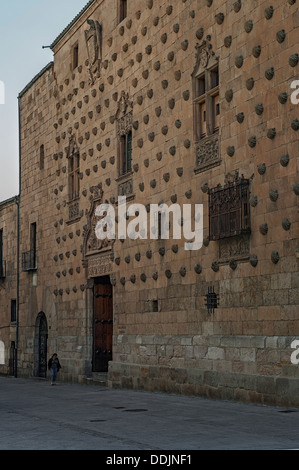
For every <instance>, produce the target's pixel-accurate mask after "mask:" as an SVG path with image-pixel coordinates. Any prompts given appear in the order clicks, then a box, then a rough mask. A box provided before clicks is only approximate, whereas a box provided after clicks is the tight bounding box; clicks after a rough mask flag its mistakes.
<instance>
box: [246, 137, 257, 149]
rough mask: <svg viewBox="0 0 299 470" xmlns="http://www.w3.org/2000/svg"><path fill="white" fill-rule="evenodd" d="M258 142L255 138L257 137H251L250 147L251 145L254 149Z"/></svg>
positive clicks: (249, 140)
mask: <svg viewBox="0 0 299 470" xmlns="http://www.w3.org/2000/svg"><path fill="white" fill-rule="evenodd" d="M256 142H257V140H256V137H255V136H252V137H250V138H249V139H248V145H249V147H251V148H254V147H255V146H256Z"/></svg>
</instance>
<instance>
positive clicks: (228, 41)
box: [224, 36, 232, 48]
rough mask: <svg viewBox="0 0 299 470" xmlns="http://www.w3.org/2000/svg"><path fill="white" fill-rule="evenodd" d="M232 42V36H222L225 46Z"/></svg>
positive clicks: (227, 46)
mask: <svg viewBox="0 0 299 470" xmlns="http://www.w3.org/2000/svg"><path fill="white" fill-rule="evenodd" d="M231 44H232V36H226V37H225V38H224V45H225V47H226V48H229V47H230V46H231Z"/></svg>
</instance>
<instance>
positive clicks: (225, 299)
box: [0, 0, 299, 406]
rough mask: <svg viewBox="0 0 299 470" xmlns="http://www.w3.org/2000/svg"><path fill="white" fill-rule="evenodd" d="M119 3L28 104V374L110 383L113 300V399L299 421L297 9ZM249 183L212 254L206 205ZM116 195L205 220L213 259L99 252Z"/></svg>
mask: <svg viewBox="0 0 299 470" xmlns="http://www.w3.org/2000/svg"><path fill="white" fill-rule="evenodd" d="M199 3H200V5H199ZM120 4H121V2H118V1H116V0H114V1H113V2H112V1H110V0H109V2H108V1H107V0H102V1H100V0H95V1H90V2H89V3H88V4H87V5H86V7H85V9H83V10H82V12H80V14H79V15H78V17H77V18H75V19H74V21H73V22H72V23H71V24H70V25H69V26H68V27H67V28H66V29H65V30H64V31H63V32H62V34H61V35H60V36H59V37H58V38H57V39H56V40H55V41H54V42H53V44H52V49H53V52H54V62H53V63H51V64H49V65H48V66H47V67H45V69H44V70H43V71H42V72H41V73H40V74H39V75H38V76H37V77H35V78H34V79H33V81H32V82H31V83H30V84H29V85H28V86H27V87H26V88H25V89H24V90H23V91H22V92H21V94H20V97H19V100H20V112H21V135H20V138H21V206H20V226H21V238H20V253H21V255H22V257H23V258H22V259H23V270H22V272H20V312H19V329H20V338H19V345H18V348H19V353H18V369H19V373H20V374H23V375H29V376H32V375H43V373H44V372H43V364H42V362H43V360H44V356H45V348H46V356H49V354H51V353H52V352H54V350H55V351H57V352H58V354H59V357H60V361H61V363H62V365H63V369H62V371H61V378H62V379H63V380H69V381H77V380H79V381H83V380H84V378H85V377H92V374H93V373H94V372H96V371H100V367H99V368H98V367H97V366H95V364H97V354H99V353H101V345H100V343H97V341H101V339H99V338H100V336H101V333H99V335H98V334H97V333H96V331H98V330H97V328H98V327H99V326H97V325H98V324H99V323H100V322H101V321H102V320H100V319H98V317H97V316H96V315H95V310H96V309H97V308H99V309H101V308H102V307H97V303H96V300H95V299H100V298H101V299H105V298H112V307H111V305H110V304H109V305H110V306H109V307H107V305H106V307H105V308H109V309H110V308H112V313H111V315H110V316H111V319H110V318H109V319H106V320H103V321H102V324H103V325H104V324H111V322H112V319H113V330H112V329H111V328H112V327H111V328H110V330H109V333H108V330H107V335H108V334H109V335H111V334H112V346H109V347H107V349H109V351H110V352H109V354H110V353H111V354H112V360H109V373H108V379H109V385H110V386H113V387H134V388H140V389H145V390H155V391H158V390H162V391H167V392H179V393H188V394H199V395H205V396H210V397H216V398H225V399H228V398H229V399H238V400H247V401H254V402H260V403H274V404H283V405H293V406H298V405H299V401H298V393H297V392H298V388H299V378H298V377H299V376H298V374H299V373H298V366H297V365H294V364H292V363H291V360H290V358H291V354H292V351H293V350H292V348H291V344H292V342H293V340H294V339H296V338H298V337H299V316H298V236H297V235H298V172H297V158H298V126H297V122H298V121H297V119H298V109H299V108H298V107H296V106H295V105H294V104H292V103H291V100H290V94H291V84H292V82H293V81H294V80H295V79H296V76H297V74H298V50H297V42H296V35H298V18H299V17H298V9H297V5H296V2H295V1H290V0H289V1H288V0H284V1H283V2H281V1H278V0H273V1H272V2H271V5H270V4H269V2H268V1H259V2H258V1H252V2H241V1H227V2H220V1H218V0H214V1H213V0H210V1H202V2H197V1H195V0H187V1H181V0H180V1H176V2H170V1H168V0H167V1H162V2H157V1H152V0H148V1H145V0H134V1H130V2H128V10H127V16H126V17H125V18H124V19H123V20H122V21H120V19H121V18H120V14H121V11H120ZM217 76H218V78H217ZM215 80H216V81H215ZM201 90H202V91H201ZM219 110H220V115H219V116H218V111H219ZM203 113H206V114H203ZM203 116H207V120H205V118H203ZM199 128H200V132H199ZM130 136H131V137H130ZM130 139H131V140H130ZM128 142H129V144H128ZM123 145H125V146H126V152H125V153H123V152H124V150H123V148H124V147H123ZM130 146H131V147H132V148H131V147H130ZM129 147H130V150H128V149H129ZM129 157H130V158H131V157H132V161H131V160H130V158H129ZM124 158H126V161H124ZM124 164H125V165H124ZM242 178H243V179H242ZM241 180H242V181H246V184H247V185H248V187H249V190H248V194H247V193H246V194H247V195H246V196H244V198H245V199H243V200H242V201H243V202H242V204H243V205H242V211H243V215H244V214H245V212H246V214H247V215H248V217H247V220H246V221H244V223H245V222H246V224H247V225H246V224H245V225H246V230H245V228H244V227H245V225H244V227H241V228H242V230H240V231H239V232H238V231H237V230H236V232H235V236H231V235H232V234H230V236H229V237H227V236H224V235H223V234H221V233H220V236H219V237H218V235H219V234H216V235H214V238H213V233H212V232H211V219H210V218H209V213H210V214H211V213H212V212H213V210H214V209H213V207H212V205H211V203H209V196H211V194H215V193H213V190H216V189H217V188H218V190H219V191H220V192H221V191H222V189H223V191H222V193H221V194H222V196H223V197H224V199H225V194H226V193H225V188H228V189H227V191H233V189H232V188H236V187H239V186H238V185H239V184H240V181H241ZM119 195H125V196H126V197H127V201H128V203H130V204H132V203H139V204H144V205H145V206H147V205H148V204H150V203H152V204H159V203H162V202H164V203H165V204H167V205H170V204H172V203H178V204H180V205H181V206H182V205H183V204H193V205H194V204H203V211H204V220H203V231H204V233H203V236H204V240H203V247H202V248H201V249H200V250H198V251H186V250H185V249H184V243H185V240H183V239H182V240H174V239H169V240H163V239H157V240H151V239H148V240H141V239H139V240H136V241H133V240H130V239H128V238H127V239H126V240H124V241H120V240H116V241H115V242H114V241H107V240H105V241H100V240H98V239H97V237H96V236H95V226H96V223H97V221H98V218H97V217H96V215H95V210H96V207H97V206H98V205H99V204H100V203H104V202H106V203H109V204H111V205H113V207H114V208H115V210H116V213H117V210H118V204H117V203H118V196H119ZM246 198H247V199H246ZM244 201H245V202H244ZM238 204H241V202H240V201H239V202H238ZM244 204H246V209H245V206H244ZM249 213H250V217H249ZM246 214H245V215H246ZM242 221H243V219H242ZM117 222H118V223H117V224H116V226H118V224H119V220H118V221H117ZM1 223H2V219H1ZM248 224H249V225H250V230H249V229H248V228H249V225H248ZM0 228H1V225H0ZM215 233H216V232H215ZM34 234H36V235H34ZM34 237H35V238H34ZM107 284H109V286H110V287H109V290H107V291H106V290H105V293H103V292H104V291H101V290H99V291H98V290H97V288H98V286H102V287H103V286H105V289H106V288H107ZM110 288H111V290H110ZM103 289H104V287H103ZM111 292H112V294H111ZM214 293H215V294H216V299H217V295H218V301H217V302H218V304H217V302H216V301H215V297H213V294H214ZM211 299H212V300H211ZM213 299H214V300H213ZM103 302H104V300H103ZM209 302H212V303H209ZM206 303H208V304H209V308H208V307H207V305H206ZM99 305H100V304H99ZM101 305H102V304H101ZM1 331H2V330H1ZM105 331H106V330H105ZM11 337H13V332H12V333H11ZM9 341H13V339H11V338H10V339H8V338H7V339H5V347H6V348H8V347H9ZM45 343H46V344H45ZM111 347H112V352H111V350H110V348H111ZM43 348H44V351H43ZM102 349H103V350H104V351H105V353H106V349H105V347H104V346H103V347H102ZM99 364H100V362H99Z"/></svg>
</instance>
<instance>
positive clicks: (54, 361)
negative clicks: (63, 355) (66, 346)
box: [48, 353, 61, 385]
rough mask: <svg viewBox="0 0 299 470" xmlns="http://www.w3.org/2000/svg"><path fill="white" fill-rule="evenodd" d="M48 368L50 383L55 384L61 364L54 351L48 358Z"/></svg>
mask: <svg viewBox="0 0 299 470" xmlns="http://www.w3.org/2000/svg"><path fill="white" fill-rule="evenodd" d="M48 368H49V370H50V372H51V385H55V382H56V376H57V372H58V371H59V369H61V365H60V362H59V359H58V356H57V354H56V353H54V354H53V356H52V357H51V358H50V359H49V362H48Z"/></svg>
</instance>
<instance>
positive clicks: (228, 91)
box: [225, 89, 234, 103]
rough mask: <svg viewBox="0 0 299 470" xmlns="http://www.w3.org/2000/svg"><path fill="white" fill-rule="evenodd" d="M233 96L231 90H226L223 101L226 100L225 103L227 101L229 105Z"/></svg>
mask: <svg viewBox="0 0 299 470" xmlns="http://www.w3.org/2000/svg"><path fill="white" fill-rule="evenodd" d="M233 96H234V92H233V90H232V89H230V90H227V91H226V92H225V99H226V101H227V102H228V103H230V102H231V101H232V99H233Z"/></svg>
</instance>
